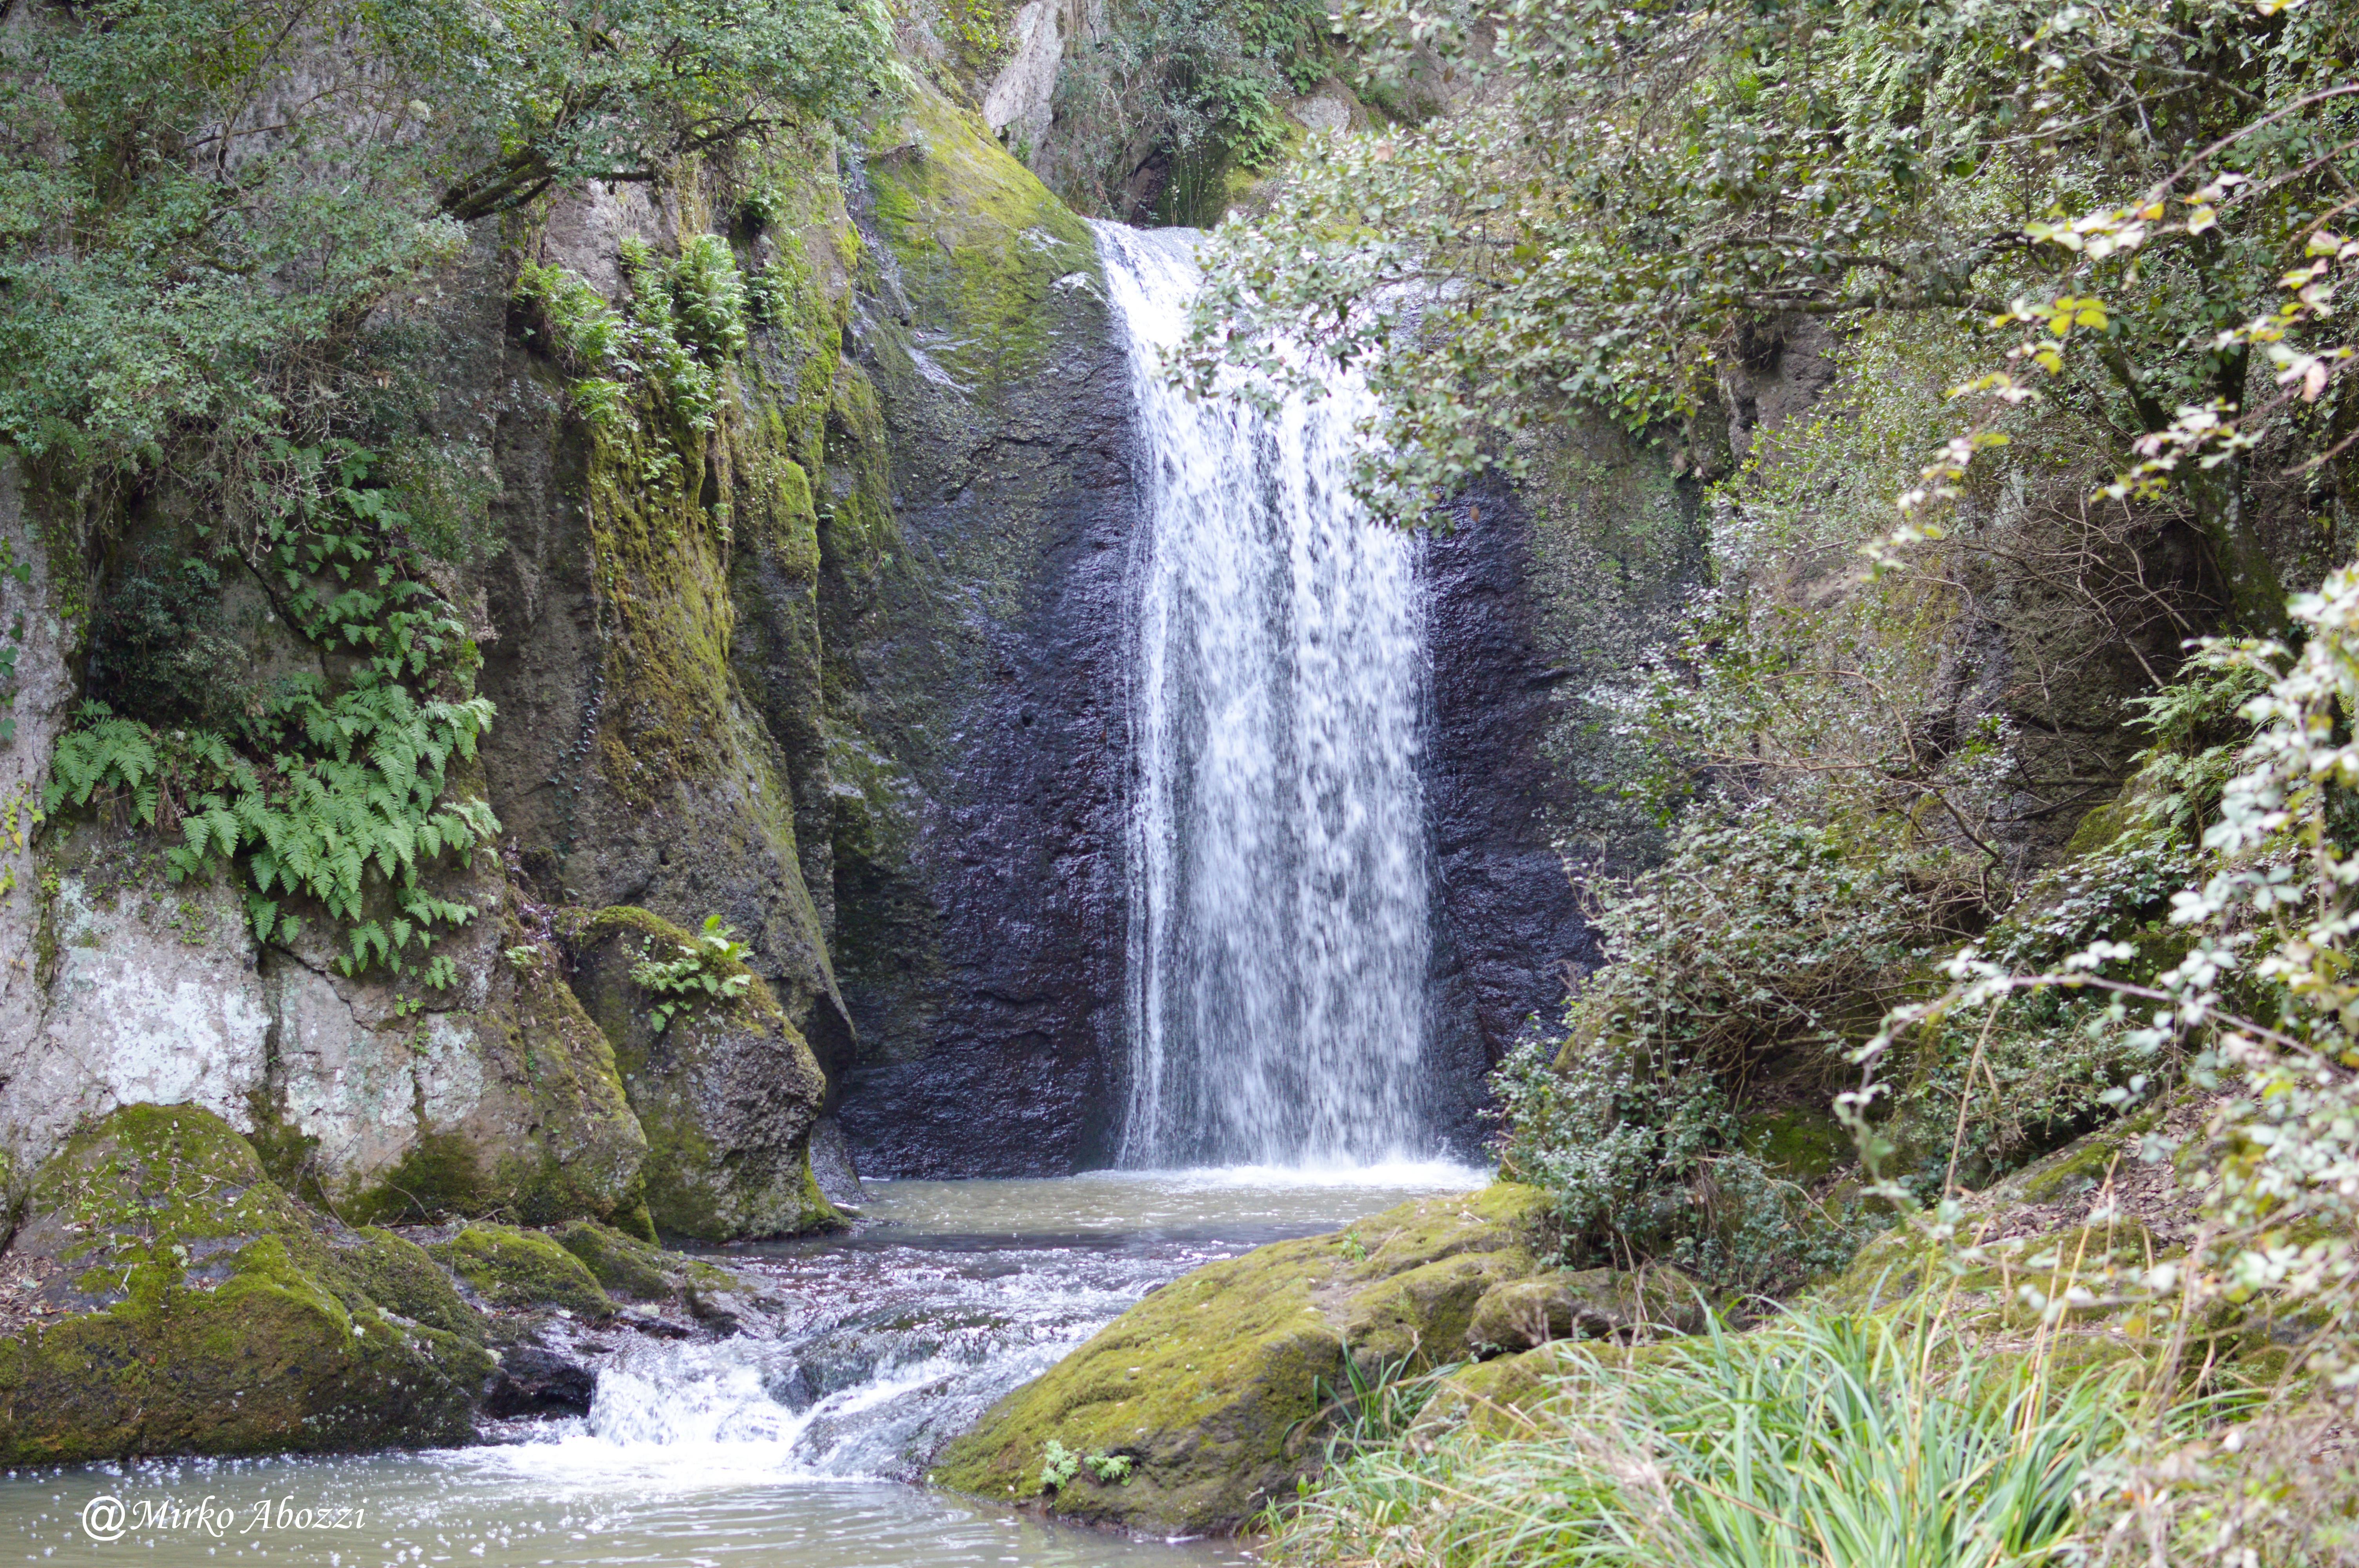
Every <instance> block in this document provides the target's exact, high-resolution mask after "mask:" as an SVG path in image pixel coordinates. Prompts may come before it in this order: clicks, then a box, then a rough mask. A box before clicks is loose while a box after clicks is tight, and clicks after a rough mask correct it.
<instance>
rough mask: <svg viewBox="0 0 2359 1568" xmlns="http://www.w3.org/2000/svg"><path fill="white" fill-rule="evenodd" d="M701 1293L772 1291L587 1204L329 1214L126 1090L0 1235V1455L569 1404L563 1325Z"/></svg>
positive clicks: (294, 1436) (285, 1445) (151, 1450)
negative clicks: (516, 1217) (436, 1214)
mask: <svg viewBox="0 0 2359 1568" xmlns="http://www.w3.org/2000/svg"><path fill="white" fill-rule="evenodd" d="M421 1241H423V1242H424V1243H426V1245H423V1246H421V1245H420V1242H421ZM718 1300H725V1301H728V1302H730V1303H733V1304H734V1310H735V1313H736V1318H737V1321H738V1323H741V1324H742V1323H743V1322H744V1321H745V1320H746V1319H751V1318H757V1317H759V1316H760V1315H761V1314H763V1313H764V1312H766V1310H768V1308H769V1305H770V1303H768V1302H767V1298H766V1297H765V1296H764V1295H763V1294H762V1292H759V1291H758V1290H757V1289H756V1288H753V1287H750V1286H748V1285H747V1284H746V1282H745V1281H743V1280H741V1279H740V1278H739V1277H738V1276H736V1275H734V1274H732V1273H731V1272H729V1271H727V1270H724V1269H722V1268H720V1267H718V1266H716V1265H714V1264H712V1263H708V1262H705V1261H703V1260H698V1259H691V1258H685V1257H682V1256H680V1255H679V1254H678V1253H673V1252H667V1251H665V1250H663V1249H660V1248H657V1247H654V1246H650V1245H649V1244H647V1243H646V1242H644V1241H641V1240H638V1239H636V1238H633V1237H630V1236H626V1235H625V1234H624V1233H622V1232H620V1231H618V1230H614V1229H613V1228H612V1227H606V1226H603V1225H600V1224H598V1223H596V1222H595V1221H589V1220H577V1221H574V1222H573V1223H571V1225H569V1226H567V1227H563V1228H561V1229H560V1230H557V1231H555V1232H541V1231H534V1230H527V1229H522V1228H518V1227H512V1226H504V1225H496V1224H491V1223H488V1222H476V1223H473V1224H469V1225H465V1226H454V1227H444V1228H443V1229H442V1230H440V1231H433V1230H427V1231H413V1232H411V1233H410V1234H409V1235H402V1234H397V1233H396V1232H394V1231H391V1230H386V1229H382V1228H376V1227H359V1228H353V1227H347V1226H345V1225H342V1224H341V1223H339V1222H338V1221H336V1220H335V1219H333V1218H332V1217H329V1216H327V1215H324V1214H321V1213H320V1212H319V1211H317V1210H315V1209H312V1208H310V1207H309V1206H305V1205H303V1204H301V1203H299V1202H298V1201H297V1200H296V1199H295V1198H293V1197H292V1196H290V1195H288V1193H287V1191H286V1190H285V1189H284V1188H282V1187H281V1186H279V1185H278V1184H277V1183H275V1182H273V1181H272V1180H271V1179H270V1177H269V1176H268V1174H267V1173H266V1172H265V1170H264V1168H263V1163H262V1161H261V1159H260V1158H259V1156H258V1155H257V1154H256V1152H255V1149H254V1147H253V1145H252V1144H251V1143H250V1142H249V1141H247V1140H245V1139H244V1138H242V1137H240V1136H239V1135H238V1133H237V1131H236V1130H234V1129H233V1128H232V1127H231V1126H230V1125H229V1124H228V1123H227V1122H225V1121H223V1119H221V1118H220V1117H218V1116H215V1115H214V1114H212V1112H211V1111H208V1110H205V1109H203V1108H201V1107H197V1106H191V1105H177V1106H154V1105H136V1106H126V1107H124V1108H119V1109H116V1110H114V1111H113V1112H112V1113H110V1114H108V1115H107V1116H105V1117H103V1118H101V1119H96V1120H94V1121H92V1122H90V1123H88V1124H85V1125H84V1126H82V1127H81V1128H79V1129H77V1130H75V1131H74V1132H73V1133H72V1135H71V1137H70V1138H69V1139H68V1140H67V1141H65V1143H64V1145H63V1147H62V1148H60V1150H59V1152H57V1153H56V1154H55V1155H53V1156H52V1157H51V1158H50V1159H49V1161H48V1162H45V1163H44V1164H43V1165H42V1166H41V1167H40V1169H39V1170H38V1172H37V1173H35V1174H34V1176H33V1178H32V1180H31V1182H30V1190H29V1194H28V1195H27V1199H26V1203H25V1207H24V1212H23V1217H22V1220H21V1222H20V1223H19V1225H18V1227H17V1228H16V1233H15V1235H14V1238H12V1239H11V1241H10V1242H9V1244H8V1247H7V1249H6V1251H5V1253H0V1464H11V1465H24V1464H57V1463H74V1462H79V1461H83V1460H92V1459H113V1458H125V1457H131V1456H136V1455H142V1454H266V1453H280V1452H290V1451H291V1452H334V1451H343V1450H353V1449H366V1448H381V1447H404V1446H418V1445H424V1444H460V1443H466V1442H470V1441H472V1440H473V1437H474V1435H475V1422H476V1418H477V1417H478V1416H479V1415H488V1416H493V1417H498V1418H512V1417H517V1416H525V1415H532V1414H540V1413H549V1412H553V1411H572V1412H576V1413H578V1412H579V1411H582V1410H584V1409H586V1408H587V1405H588V1402H589V1399H590V1395H591V1392H592V1387H593V1384H594V1378H595V1374H594V1372H593V1370H592V1368H591V1367H590V1366H589V1365H587V1364H585V1363H584V1362H583V1360H582V1357H581V1355H580V1354H579V1353H577V1352H576V1350H575V1348H574V1347H573V1346H572V1344H571V1340H570V1339H569V1337H568V1336H569V1335H571V1334H574V1333H575V1332H576V1331H577V1330H578V1329H579V1328H581V1327H583V1326H586V1325H598V1326H599V1327H600V1328H601V1330H602V1331H603V1332H605V1333H608V1334H610V1335H611V1334H613V1333H616V1332H620V1333H625V1334H630V1333H638V1334H646V1335H652V1336H661V1337H672V1338H678V1337H686V1336H691V1335H695V1334H699V1333H710V1332H715V1331H716V1330H715V1328H714V1327H713V1325H714V1322H715V1318H714V1314H713V1313H712V1311H711V1309H710V1308H709V1307H706V1308H701V1309H700V1306H699V1303H709V1302H712V1301H718ZM718 1331H720V1332H730V1331H734V1325H733V1327H732V1328H727V1329H720V1330H718ZM590 1348H596V1346H590Z"/></svg>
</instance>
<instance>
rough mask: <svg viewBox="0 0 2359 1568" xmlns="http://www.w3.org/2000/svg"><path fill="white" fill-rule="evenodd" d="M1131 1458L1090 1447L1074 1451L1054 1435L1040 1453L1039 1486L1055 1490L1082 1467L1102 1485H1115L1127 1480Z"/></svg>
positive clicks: (1078, 1472) (1068, 1482)
mask: <svg viewBox="0 0 2359 1568" xmlns="http://www.w3.org/2000/svg"><path fill="white" fill-rule="evenodd" d="M1131 1465H1132V1460H1131V1456H1130V1455H1129V1454H1108V1453H1105V1452H1104V1451H1103V1450H1097V1449H1093V1450H1092V1451H1091V1452H1089V1453H1087V1454H1076V1453H1075V1452H1073V1451H1072V1450H1071V1449H1070V1448H1068V1447H1066V1446H1065V1445H1064V1444H1061V1443H1060V1442H1058V1441H1057V1440H1056V1439H1055V1438H1053V1437H1052V1438H1050V1439H1049V1442H1048V1444H1047V1446H1046V1447H1044V1448H1043V1449H1042V1450H1041V1455H1040V1487H1041V1489H1042V1490H1043V1491H1058V1490H1061V1489H1063V1488H1064V1487H1070V1486H1071V1485H1072V1484H1073V1477H1074V1476H1078V1475H1080V1474H1081V1473H1082V1468H1083V1467H1084V1466H1087V1468H1088V1470H1089V1473H1090V1474H1091V1475H1093V1476H1096V1477H1097V1479H1098V1483H1099V1485H1101V1486H1106V1487H1118V1486H1120V1485H1122V1484H1123V1483H1124V1482H1125V1481H1127V1480H1129V1479H1130V1471H1131Z"/></svg>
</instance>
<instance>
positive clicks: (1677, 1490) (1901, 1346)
mask: <svg viewBox="0 0 2359 1568" xmlns="http://www.w3.org/2000/svg"><path fill="white" fill-rule="evenodd" d="M1559 1365H1560V1367H1561V1368H1563V1370H1562V1372H1561V1373H1560V1380H1559V1381H1558V1384H1557V1387H1556V1390H1555V1393H1554V1397H1553V1398H1552V1400H1550V1401H1549V1403H1548V1404H1547V1405H1546V1406H1545V1407H1543V1408H1542V1409H1541V1410H1539V1411H1538V1412H1537V1413H1534V1414H1532V1415H1530V1416H1529V1417H1528V1419H1527V1422H1525V1424H1524V1426H1523V1427H1522V1429H1521V1430H1520V1431H1518V1432H1517V1434H1516V1435H1514V1436H1512V1437H1510V1438H1507V1439H1506V1440H1503V1441H1485V1440H1483V1439H1481V1438H1478V1437H1477V1436H1475V1435H1474V1434H1473V1433H1466V1434H1462V1435H1458V1436H1454V1437H1453V1436H1442V1437H1440V1438H1439V1439H1438V1440H1435V1439H1426V1440H1424V1441H1412V1442H1408V1443H1397V1444H1378V1445H1375V1446H1373V1447H1370V1448H1368V1449H1366V1450H1364V1451H1363V1452H1361V1453H1359V1454H1356V1455H1354V1456H1353V1457H1352V1458H1350V1459H1348V1460H1347V1461H1345V1462H1344V1463H1343V1465H1340V1466H1338V1467H1337V1468H1336V1469H1335V1470H1334V1471H1332V1473H1331V1474H1330V1475H1329V1476H1327V1477H1326V1479H1325V1480H1324V1481H1323V1482H1322V1483H1321V1485H1320V1486H1319V1487H1317V1488H1316V1489H1312V1490H1310V1491H1308V1493H1307V1495H1306V1496H1305V1497H1303V1498H1301V1499H1299V1501H1298V1502H1297V1503H1296V1504H1295V1505H1294V1507H1293V1508H1292V1509H1289V1510H1287V1511H1286V1512H1285V1513H1283V1514H1280V1515H1278V1516H1277V1517H1276V1518H1274V1519H1273V1520H1272V1523H1273V1525H1274V1526H1275V1527H1276V1528H1277V1531H1278V1533H1277V1540H1276V1542H1275V1546H1276V1549H1277V1558H1278V1560H1279V1561H1281V1562H1293V1563H1369V1564H1380V1565H1386V1568H1390V1565H1392V1564H1401V1565H1404V1568H1405V1565H1407V1564H1411V1563H1415V1564H1419V1565H1420V1568H1424V1565H1429V1564H1431V1565H1438V1568H1489V1565H1492V1564H1500V1565H1504V1564H1508V1563H1629V1564H1633V1565H1637V1564H1644V1565H1646V1568H1655V1565H1657V1564H1661V1563H1684V1564H1696V1565H1706V1564H1723V1563H1725V1564H1730V1565H1731V1568H1735V1565H1740V1564H1741V1565H1743V1568H1786V1565H1791V1568H1827V1565H1831V1564H1852V1563H1912V1564H1915V1563H1921V1564H1927V1565H1929V1568H1930V1565H1934V1564H1939V1565H1941V1568H2000V1565H2003V1564H2026V1565H2027V1564H2033V1563H2054V1562H2057V1561H2059V1560H2060V1557H2059V1554H2060V1552H2061V1551H2062V1550H2063V1549H2064V1548H2065V1546H2066V1545H2067V1544H2068V1542H2070V1541H2071V1533H2072V1531H2073V1530H2074V1527H2075V1526H2076V1524H2077V1523H2078V1522H2079V1520H2080V1518H2081V1514H2082V1509H2083V1508H2084V1507H2085V1506H2086V1501H2087V1498H2088V1495H2089V1488H2090V1487H2092V1484H2093V1483H2094V1482H2095V1481H2096V1480H2097V1479H2098V1478H2099V1476H2102V1475H2103V1474H2104V1463H2105V1462H2106V1461H2107V1459H2108V1458H2109V1457H2110V1455H2111V1454H2112V1452H2113V1451H2114V1448H2115V1446H2116V1445H2117V1444H2120V1443H2121V1441H2122V1440H2123V1438H2124V1437H2125V1434H2126V1433H2127V1432H2128V1430H2129V1428H2130V1425H2131V1422H2132V1421H2133V1419H2134V1415H2133V1407H2132V1405H2131V1402H2130V1401H2128V1400H2125V1399H2124V1398H2123V1390H2124V1387H2125V1384H2126V1383H2127V1381H2128V1380H2129V1379H2128V1378H2127V1376H2126V1375H2125V1373H2123V1372H2114V1373H2110V1374H2109V1373H2104V1372H2097V1373H2083V1374H2080V1375H2074V1374H2071V1373H2070V1372H2067V1371H2064V1370H2063V1369H2061V1368H2057V1367H2054V1366H2051V1365H2050V1364H2049V1362H2048V1361H2047V1359H2046V1358H2045V1357H2040V1356H2036V1355H2035V1356H2028V1357H2027V1356H2021V1355H2015V1354H2009V1353H2006V1352H2002V1351H1997V1350H1994V1349H1990V1348H1986V1347H1984V1346H1980V1345H1978V1344H1977V1343H1976V1342H1975V1341H1973V1339H1972V1338H1970V1337H1967V1336H1964V1335H1962V1334H1961V1333H1959V1332H1958V1331H1957V1330H1956V1329H1955V1328H1954V1327H1953V1326H1952V1325H1948V1324H1946V1323H1943V1322H1941V1321H1940V1320H1939V1319H1937V1318H1933V1317H1931V1316H1930V1314H1923V1313H1910V1314H1902V1315H1899V1316H1897V1317H1893V1316H1886V1317H1883V1318H1864V1319H1850V1318H1843V1317H1838V1316H1832V1315H1822V1314H1807V1315H1804V1314H1798V1315H1795V1316H1791V1317H1788V1318H1786V1319H1784V1320H1782V1321H1780V1322H1778V1323H1777V1324H1776V1325H1773V1326H1770V1327H1767V1328H1763V1329H1758V1330H1756V1331H1754V1332H1752V1333H1750V1334H1745V1335H1742V1336H1737V1335H1731V1334H1728V1333H1726V1332H1724V1331H1723V1330H1722V1329H1721V1328H1720V1327H1718V1326H1717V1325H1715V1326H1714V1327H1713V1328H1712V1331H1711V1332H1710V1333H1708V1334H1707V1335H1705V1336H1701V1337H1699V1338H1696V1339H1692V1340H1688V1341H1683V1342H1679V1343H1676V1344H1672V1345H1669V1346H1662V1347H1660V1348H1658V1349H1654V1350H1650V1351H1648V1352H1647V1353H1645V1354H1644V1355H1626V1356H1624V1357H1610V1358H1609V1357H1606V1356H1603V1355H1601V1354H1599V1353H1597V1352H1594V1351H1590V1350H1587V1349H1576V1350H1572V1351H1571V1352H1570V1353H1569V1354H1567V1355H1566V1356H1564V1357H1562V1359H1561V1360H1560V1363H1559Z"/></svg>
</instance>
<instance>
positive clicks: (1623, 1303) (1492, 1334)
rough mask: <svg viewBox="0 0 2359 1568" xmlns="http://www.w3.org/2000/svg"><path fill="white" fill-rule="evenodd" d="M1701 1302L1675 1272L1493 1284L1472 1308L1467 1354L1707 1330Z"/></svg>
mask: <svg viewBox="0 0 2359 1568" xmlns="http://www.w3.org/2000/svg"><path fill="white" fill-rule="evenodd" d="M1703 1319H1704V1297H1703V1294H1702V1292H1701V1289H1700V1288H1699V1287H1698V1286H1697V1284H1696V1282H1695V1281H1693V1280H1691V1279H1690V1278H1689V1277H1688V1276H1687V1275H1685V1274H1683V1273H1681V1272H1680V1271H1679V1270H1677V1269H1670V1268H1663V1267H1655V1268H1649V1269H1644V1270H1638V1271H1625V1270H1621V1269H1583V1270H1579V1271H1560V1272H1556V1273H1549V1274H1542V1275H1539V1276H1538V1277H1537V1278H1534V1279H1528V1280H1512V1281H1508V1282H1506V1284H1502V1285H1495V1286H1493V1287H1492V1288H1491V1289H1490V1290H1489V1291H1487V1292H1484V1295H1483V1299H1482V1300H1481V1301H1479V1302H1476V1303H1474V1312H1473V1318H1472V1320H1471V1321H1470V1322H1469V1323H1468V1325H1467V1328H1466V1347H1467V1349H1468V1350H1469V1351H1471V1352H1472V1353H1473V1354H1474V1355H1475V1356H1476V1357H1489V1356H1496V1355H1499V1354H1501V1353H1502V1352H1508V1351H1519V1350H1529V1349H1531V1348H1532V1347H1534V1346H1539V1345H1545V1344H1547V1343H1548V1342H1549V1341H1550V1340H1552V1339H1607V1338H1613V1339H1619V1340H1623V1341H1625V1342H1628V1341H1634V1340H1638V1339H1644V1338H1650V1337H1654V1336H1659V1335H1666V1334H1693V1333H1696V1332H1697V1331H1698V1330H1700V1329H1701V1328H1702V1326H1703Z"/></svg>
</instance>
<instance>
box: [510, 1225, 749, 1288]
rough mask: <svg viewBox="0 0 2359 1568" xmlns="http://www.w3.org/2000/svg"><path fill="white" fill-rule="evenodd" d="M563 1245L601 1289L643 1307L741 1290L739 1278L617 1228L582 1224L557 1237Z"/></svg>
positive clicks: (553, 1234) (560, 1230)
mask: <svg viewBox="0 0 2359 1568" xmlns="http://www.w3.org/2000/svg"><path fill="white" fill-rule="evenodd" d="M549 1234H550V1236H551V1237H552V1238H554V1239H555V1240H556V1242H557V1244H558V1245H559V1246H560V1247H562V1248H564V1249H566V1250H567V1251H568V1252H571V1253H572V1254H573V1256H575V1257H576V1258H579V1259H580V1260H582V1266H583V1267H585V1268H587V1269H588V1270H589V1271H590V1272H591V1273H592V1275H594V1276H595V1277H596V1278H597V1281H598V1282H599V1284H601V1285H603V1286H604V1287H605V1288H606V1290H607V1291H608V1292H611V1293H613V1294H615V1295H621V1296H629V1297H631V1298H633V1299H635V1300H637V1301H665V1300H669V1299H670V1298H672V1297H674V1296H678V1295H679V1294H681V1293H682V1292H686V1291H688V1290H690V1289H691V1288H696V1289H703V1290H709V1291H732V1290H736V1289H739V1288H740V1286H739V1282H738V1281H737V1278H736V1276H734V1275H733V1274H732V1273H730V1272H729V1271H728V1270H726V1269H722V1268H717V1267H715V1266H714V1265H712V1264H711V1263H708V1262H706V1261H705V1260H703V1259H701V1258H690V1257H688V1256H686V1255H685V1254H683V1253H679V1252H673V1251H669V1250H668V1249H664V1248H661V1247H658V1246H654V1245H652V1244H650V1243H648V1242H645V1241H642V1240H640V1239H639V1238H636V1237H635V1236H625V1234H623V1232H621V1231H619V1230H617V1229H615V1228H614V1227H613V1226H611V1225H600V1224H598V1223H597V1222H596V1221H594V1220H587V1219H582V1220H576V1221H574V1222H573V1223H572V1224H571V1225H567V1226H563V1227H560V1228H558V1229H556V1230H554V1231H551V1232H550V1233H549Z"/></svg>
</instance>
